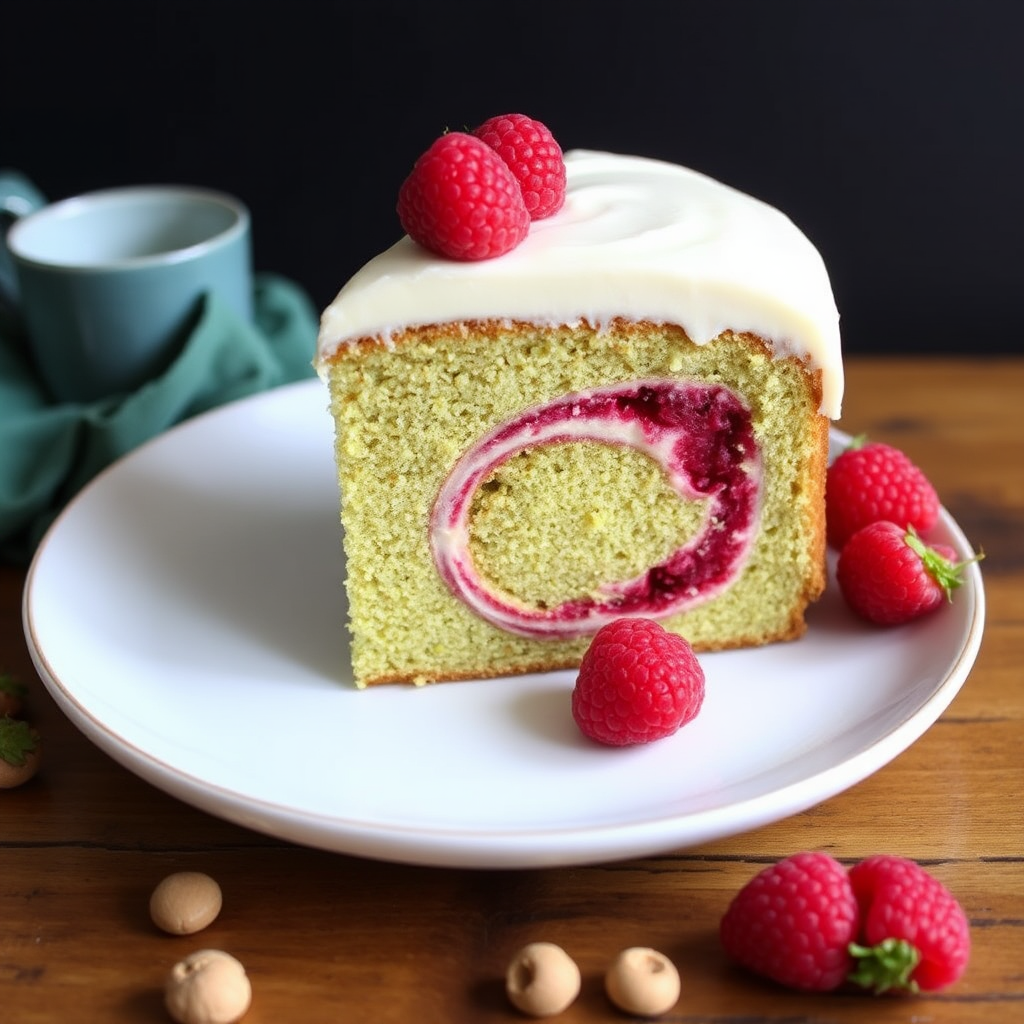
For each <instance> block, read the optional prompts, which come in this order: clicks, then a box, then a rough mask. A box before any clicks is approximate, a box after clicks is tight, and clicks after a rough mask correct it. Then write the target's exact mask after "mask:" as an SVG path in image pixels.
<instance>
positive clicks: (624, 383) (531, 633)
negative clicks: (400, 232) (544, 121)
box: [317, 151, 843, 686]
mask: <svg viewBox="0 0 1024 1024" xmlns="http://www.w3.org/2000/svg"><path fill="white" fill-rule="evenodd" d="M565 168H566V188H565V199H564V203H563V205H562V206H561V208H560V209H558V210H557V212H554V213H552V214H551V215H550V216H546V217H544V219H538V220H534V221H533V222H532V223H530V225H529V229H528V231H527V232H526V234H525V237H522V239H521V240H520V241H519V242H518V243H517V244H515V245H514V246H513V247H512V248H511V249H510V250H508V251H505V252H503V254H501V255H498V256H496V257H494V258H489V259H479V260H459V259H451V258H446V257H444V256H439V255H436V254H434V253H432V252H431V251H429V250H428V249H427V248H425V247H424V246H423V245H421V244H419V243H417V242H415V241H413V239H412V238H410V237H408V236H406V237H404V238H402V239H401V240H400V241H399V242H397V243H396V244H395V245H394V246H393V247H392V248H390V249H389V250H387V251H386V252H384V253H382V254H381V255H379V256H377V257H376V258H374V259H372V260H371V261H370V262H369V263H368V264H366V266H364V267H363V268H362V269H361V270H360V271H358V272H357V273H356V274H355V275H354V276H353V277H352V279H351V280H350V281H349V282H348V283H347V284H346V285H345V286H344V287H343V288H342V290H341V291H340V293H339V294H338V296H337V298H336V299H335V300H334V302H332V303H331V305H330V306H329V307H328V308H327V309H326V310H325V311H324V314H323V318H322V323H321V331H320V336H319V341H318V353H317V367H318V370H319V372H320V373H321V375H322V376H323V378H324V379H325V380H326V381H327V382H328V385H329V391H330V397H331V411H332V415H333V417H334V421H335V429H336V445H335V450H336V456H337V465H338V477H339V486H340V491H341V517H342V523H343V527H344V531H343V533H344V544H345V552H346V561H347V580H346V590H347V595H348V601H349V628H350V631H351V635H352V656H353V670H354V678H355V681H356V683H357V685H360V686H362V685H370V684H374V683H382V682H397V681H410V682H417V683H419V682H427V681H439V680H445V679H465V678H478V677H486V676H495V675H504V674H511V673H517V672H527V671H538V670H545V669H551V668H559V667H572V666H575V665H577V664H578V663H579V660H580V657H581V656H582V653H583V651H584V650H585V649H586V647H587V644H588V643H589V638H590V637H591V636H592V635H593V633H594V632H595V631H596V630H597V629H598V628H599V627H600V626H601V625H602V624H603V623H604V622H607V621H609V620H610V619H613V618H615V617H617V616H621V615H647V616H651V617H656V618H658V619H659V621H661V622H662V624H663V625H664V626H665V627H666V628H667V629H670V630H672V631H675V632H678V633H680V634H681V635H683V636H685V637H686V638H687V639H688V640H689V641H690V643H691V644H692V645H693V647H694V649H695V650H714V649H723V648H729V647H738V646H748V645H753V644H761V643H767V642H770V641H775V640H784V639H793V638H796V637H798V636H799V635H801V634H802V633H803V631H804V629H805V622H804V612H805V609H806V607H807V605H808V604H809V602H811V601H813V600H814V599H815V598H816V597H817V596H818V595H819V594H820V592H821V590H822V589H823V587H824V581H825V571H824V550H825V544H824V480H825V468H826V462H827V448H828V420H829V419H830V418H837V417H838V415H839V412H840V408H841V400H842V390H843V371H842V360H841V352H840V342H839V330H838V313H837V311H836V307H835V302H834V299H833V296H832V291H831V287H830V284H829V280H828V275H827V272H826V269H825V266H824V263H823V261H822V259H821V257H820V255H819V254H818V252H817V250H816V249H815V248H814V246H813V245H812V244H811V243H810V241H809V240H808V239H807V238H806V237H805V236H804V235H803V234H802V233H801V232H800V231H799V229H798V228H797V227H796V226H795V225H794V224H793V223H792V222H791V221H790V220H789V219H788V218H787V217H786V216H785V215H784V214H782V213H781V212H779V211H778V210H776V209H774V208H772V207H771V206H769V205H767V204H765V203H763V202H760V201H759V200H756V199H754V198H752V197H750V196H747V195H744V194H743V193H740V192H738V191H736V190H735V189H732V188H729V187H727V186H725V185H722V184H720V183H718V182H716V181H714V180H712V179H711V178H708V177H706V176H704V175H701V174H699V173H697V172H694V171H691V170H688V169H686V168H683V167H679V166H677V165H674V164H668V163H664V162H660V161H656V160H650V159H644V158H639V157H629V156H619V155H614V154H609V153H597V152H583V151H578V152H570V153H568V154H567V155H566V156H565Z"/></svg>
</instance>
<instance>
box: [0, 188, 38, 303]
mask: <svg viewBox="0 0 1024 1024" xmlns="http://www.w3.org/2000/svg"><path fill="white" fill-rule="evenodd" d="M45 205H46V198H45V197H44V196H43V194H42V192H40V191H39V189H37V188H36V187H35V185H33V184H32V182H31V181H29V180H28V178H26V177H25V175H23V174H19V173H18V172H17V171H11V170H4V169H2V168H0V302H6V303H8V304H10V305H11V306H12V307H14V306H17V304H18V279H17V275H16V274H15V271H14V260H13V259H12V258H11V253H10V250H9V249H8V248H7V231H8V229H9V228H10V227H11V225H12V224H13V223H14V222H15V221H16V220H20V219H21V218H22V217H24V216H25V215H26V214H29V213H32V212H33V211H35V210H38V209H39V208H40V207H42V206H45Z"/></svg>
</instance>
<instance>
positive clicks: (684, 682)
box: [572, 618, 704, 747]
mask: <svg viewBox="0 0 1024 1024" xmlns="http://www.w3.org/2000/svg"><path fill="white" fill-rule="evenodd" d="M703 701H704V671H703V669H702V668H701V666H700V663H699V662H698V661H697V657H696V655H695V654H694V653H693V650H692V649H691V648H690V645H689V644H688V643H687V642H686V640H684V639H683V638H682V637H681V636H677V635H676V634H675V633H669V632H667V631H666V630H665V629H664V628H663V627H662V626H661V625H659V624H658V623H657V622H655V621H654V620H653V619H644V618H621V619H615V620H614V621H613V622H609V623H608V624H607V625H604V626H602V627H601V628H600V629H599V630H598V631H597V633H595V634H594V639H593V640H592V641H591V643H590V647H589V648H588V649H587V652H586V654H584V656H583V660H582V662H581V663H580V672H579V676H578V677H577V679H576V686H575V688H574V690H573V693H572V715H573V718H574V719H575V720H576V724H577V725H578V726H579V727H580V730H581V731H582V732H583V733H584V734H585V735H586V736H589V737H590V738H591V739H594V740H597V741H598V742H599V743H606V744H608V745H610V746H617V747H622V746H628V745H630V744H634V743H649V742H651V741H652V740H657V739H663V738H664V737H666V736H671V735H672V734H673V733H674V732H676V731H678V730H679V729H680V728H681V727H682V726H684V725H685V724H686V723H687V722H689V721H691V720H692V719H693V718H695V717H696V715H697V713H698V712H699V711H700V708H701V705H702V704H703Z"/></svg>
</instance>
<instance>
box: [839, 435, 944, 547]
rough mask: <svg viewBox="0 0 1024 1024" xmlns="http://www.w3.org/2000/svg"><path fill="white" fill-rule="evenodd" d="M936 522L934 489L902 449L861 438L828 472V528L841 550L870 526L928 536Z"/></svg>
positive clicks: (937, 506) (842, 454) (937, 505)
mask: <svg viewBox="0 0 1024 1024" xmlns="http://www.w3.org/2000/svg"><path fill="white" fill-rule="evenodd" d="M938 518H939V497H938V494H937V493H936V491H935V488H934V487H933V486H932V484H931V482H930V481H929V480H928V478H927V477H926V476H925V474H924V472H923V471H922V470H921V469H920V468H918V467H917V466H916V465H915V464H914V463H913V462H911V460H910V459H909V458H908V457H907V456H906V455H905V454H904V453H903V452H901V451H900V450H899V449H898V448H893V447H892V446H891V445H888V444H882V443H881V442H878V441H872V442H870V443H865V440H864V438H863V437H857V438H854V439H853V441H852V442H851V443H850V446H849V447H848V448H847V449H846V450H845V451H844V452H842V453H841V454H840V455H838V456H837V457H836V458H835V460H834V461H833V462H832V464H831V465H830V466H829V468H828V476H827V478H826V485H825V523H826V531H827V534H828V540H829V543H830V544H831V545H832V546H833V547H834V548H836V549H837V550H841V549H842V547H843V545H844V544H845V543H846V542H847V541H848V540H849V539H850V537H852V536H853V534H855V533H856V532H857V531H858V530H859V529H861V528H862V527H864V526H867V525H868V524H870V523H875V522H879V521H880V520H883V519H885V520H889V521H890V522H893V523H895V524H896V525H897V526H902V527H904V528H905V529H909V528H911V527H912V528H913V529H915V530H917V532H918V533H925V532H926V531H928V530H930V529H931V528H932V527H933V526H934V525H935V523H936V521H937V520H938Z"/></svg>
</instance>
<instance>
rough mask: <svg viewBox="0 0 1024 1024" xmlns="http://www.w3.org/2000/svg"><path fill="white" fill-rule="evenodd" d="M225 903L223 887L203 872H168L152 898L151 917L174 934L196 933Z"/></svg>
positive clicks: (157, 924) (215, 915) (150, 903)
mask: <svg viewBox="0 0 1024 1024" xmlns="http://www.w3.org/2000/svg"><path fill="white" fill-rule="evenodd" d="M222 905H223V897H222V895H221V891H220V886H219V885H218V884H217V883H216V882H215V881H214V880H213V879H212V878H211V877H210V876H209V875H204V874H203V873H202V872H201V871H178V872H175V873H174V874H173V875H168V876H167V877H166V878H165V879H164V880H163V881H162V882H161V883H160V884H159V885H158V886H157V887H156V888H155V889H154V890H153V893H152V895H151V896H150V897H149V916H150V917H151V918H152V919H153V923H154V924H155V925H156V926H157V928H162V929H163V930H164V931H165V932H170V933H171V935H192V934H193V933H194V932H198V931H202V929H203V928H206V927H207V926H208V925H210V924H212V923H213V921H214V920H215V919H216V917H217V915H218V914H219V913H220V908H221V906H222Z"/></svg>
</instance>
